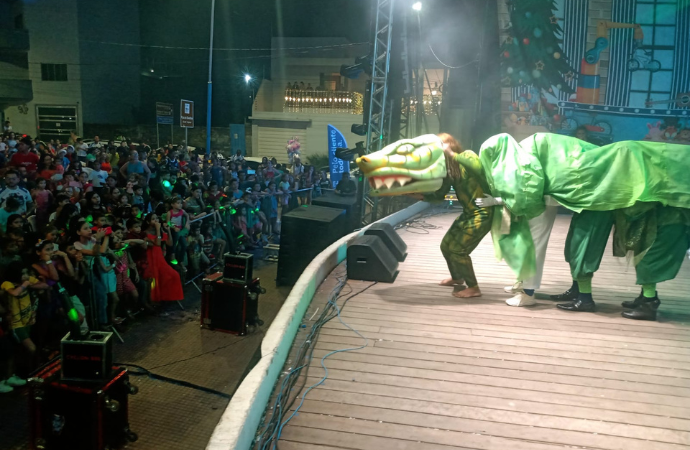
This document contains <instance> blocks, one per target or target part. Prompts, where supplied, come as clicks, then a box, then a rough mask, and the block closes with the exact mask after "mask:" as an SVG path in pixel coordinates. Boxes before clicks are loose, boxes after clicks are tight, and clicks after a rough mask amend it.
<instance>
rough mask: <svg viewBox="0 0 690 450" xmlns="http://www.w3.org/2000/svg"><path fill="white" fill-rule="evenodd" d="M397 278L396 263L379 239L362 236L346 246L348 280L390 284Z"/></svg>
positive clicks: (372, 236) (371, 236)
mask: <svg viewBox="0 0 690 450" xmlns="http://www.w3.org/2000/svg"><path fill="white" fill-rule="evenodd" d="M397 276H398V261H397V260H396V259H395V256H393V253H391V251H390V250H389V249H388V247H386V244H384V243H383V240H382V239H381V238H380V237H378V236H374V235H364V236H360V237H358V238H356V239H355V240H354V241H353V242H352V243H351V244H350V245H348V247H347V278H348V279H350V280H362V281H381V282H384V283H392V282H393V281H395V277H397Z"/></svg>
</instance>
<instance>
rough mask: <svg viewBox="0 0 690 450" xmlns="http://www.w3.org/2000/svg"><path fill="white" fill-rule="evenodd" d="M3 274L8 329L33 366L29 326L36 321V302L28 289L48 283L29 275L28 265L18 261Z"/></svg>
mask: <svg viewBox="0 0 690 450" xmlns="http://www.w3.org/2000/svg"><path fill="white" fill-rule="evenodd" d="M4 276H5V281H3V283H2V285H0V289H2V291H3V292H4V293H6V297H5V302H6V305H7V308H6V309H7V310H8V311H9V317H10V323H9V327H10V331H11V332H12V335H13V336H14V338H15V340H16V341H17V342H18V343H19V344H20V345H21V346H22V348H23V350H24V351H25V352H26V354H27V355H28V356H29V358H30V359H31V365H32V366H33V365H34V362H35V361H34V355H35V353H36V345H35V344H34V341H33V340H32V339H31V327H32V326H33V325H34V324H35V323H36V309H37V308H38V304H37V302H36V301H32V299H31V296H30V295H29V290H37V289H40V290H46V289H48V285H47V284H45V283H42V282H40V281H39V280H38V279H37V278H35V277H33V276H31V274H30V273H29V269H28V267H26V266H25V265H24V264H20V263H17V264H13V265H11V266H9V267H8V268H7V270H5V274H4Z"/></svg>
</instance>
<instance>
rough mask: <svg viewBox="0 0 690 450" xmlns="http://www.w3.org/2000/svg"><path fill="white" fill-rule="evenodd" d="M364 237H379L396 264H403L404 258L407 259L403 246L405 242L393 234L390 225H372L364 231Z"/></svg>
mask: <svg viewBox="0 0 690 450" xmlns="http://www.w3.org/2000/svg"><path fill="white" fill-rule="evenodd" d="M364 235H366V236H368V235H372V236H378V237H380V238H381V240H382V241H383V243H384V244H385V245H386V247H388V250H390V251H391V253H392V254H393V256H395V259H397V260H398V262H403V261H405V258H407V244H405V241H403V240H402V238H401V237H400V235H399V234H398V233H396V232H395V230H394V229H393V226H392V225H390V224H388V223H375V224H372V225H371V226H370V227H369V228H367V229H366V231H365V232H364Z"/></svg>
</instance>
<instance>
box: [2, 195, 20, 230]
mask: <svg viewBox="0 0 690 450" xmlns="http://www.w3.org/2000/svg"><path fill="white" fill-rule="evenodd" d="M20 206H21V201H20V200H19V199H18V198H17V197H9V198H8V199H7V200H6V201H5V204H4V205H3V206H2V208H0V231H1V232H2V233H1V234H3V235H4V234H5V233H6V232H7V221H8V219H9V218H10V217H12V216H19V217H20V218H21V216H20V215H19V214H18V211H19V207H20Z"/></svg>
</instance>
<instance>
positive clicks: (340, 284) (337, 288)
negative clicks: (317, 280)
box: [259, 278, 347, 450]
mask: <svg viewBox="0 0 690 450" xmlns="http://www.w3.org/2000/svg"><path fill="white" fill-rule="evenodd" d="M346 283H347V282H346V279H345V278H338V284H337V285H336V286H335V287H334V288H333V289H332V290H331V293H330V295H329V300H328V304H329V305H331V306H334V305H335V307H336V309H337V304H335V303H334V302H333V300H334V299H335V300H336V301H337V299H338V296H339V295H340V292H341V291H342V289H343V287H344V286H345V284H346ZM326 312H327V311H326V310H324V312H323V314H324V317H321V318H319V320H317V322H316V323H315V324H314V325H312V328H311V331H310V332H309V335H308V336H307V339H306V342H309V341H312V340H313V337H314V336H315V333H316V332H317V331H318V330H319V329H320V328H321V327H322V326H323V324H324V323H326V322H327V321H328V320H330V319H327V320H324V319H326V317H327V315H326ZM306 342H305V343H306ZM310 363H311V354H309V356H308V357H307V360H306V361H305V362H304V364H302V365H301V366H298V367H295V368H294V369H293V370H291V371H290V372H288V373H287V374H286V376H285V378H284V379H283V383H282V385H281V388H280V390H279V394H278V395H277V396H276V400H275V402H274V403H273V407H274V410H273V411H274V412H273V414H274V415H275V414H277V415H278V417H279V419H278V423H280V418H282V415H283V411H282V410H281V401H282V398H283V394H286V395H287V394H289V392H284V389H285V386H286V385H287V383H288V381H290V377H291V376H292V374H294V373H295V372H299V371H300V370H302V369H303V368H305V367H307V366H308V365H309V364H310ZM266 431H268V429H267V430H265V431H264V432H263V433H262V435H261V437H260V438H259V440H263V435H265V433H266ZM276 432H279V429H278V428H277V427H276V428H275V429H274V430H273V432H272V433H271V435H270V436H269V438H268V439H267V440H266V441H265V442H264V444H263V445H262V446H261V449H262V450H265V449H266V446H267V445H268V444H269V443H270V442H271V440H273V439H274V438H275V435H276ZM276 440H277V439H276ZM274 445H275V444H274Z"/></svg>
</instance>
